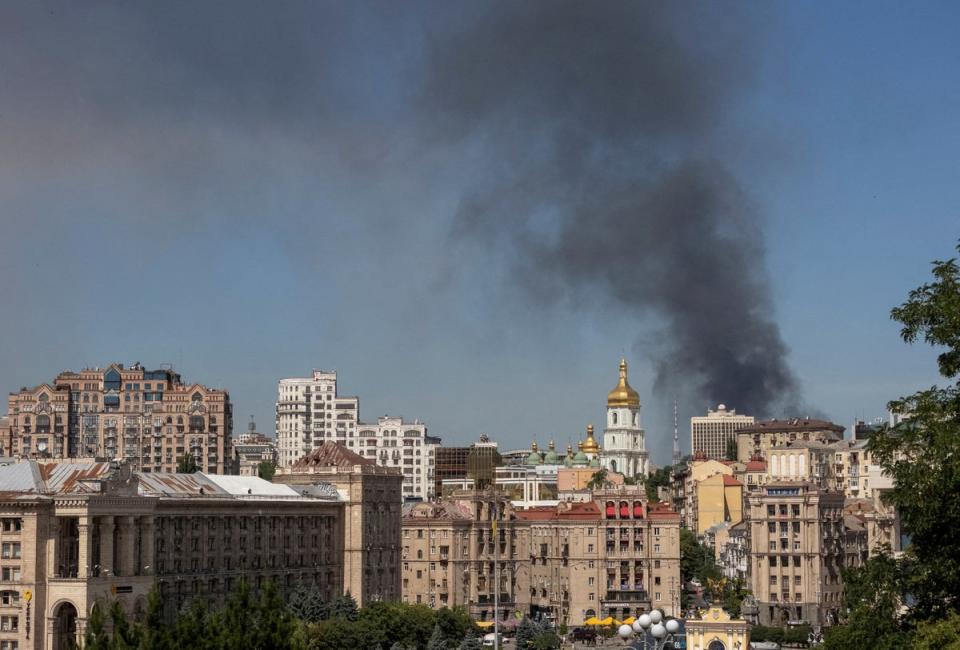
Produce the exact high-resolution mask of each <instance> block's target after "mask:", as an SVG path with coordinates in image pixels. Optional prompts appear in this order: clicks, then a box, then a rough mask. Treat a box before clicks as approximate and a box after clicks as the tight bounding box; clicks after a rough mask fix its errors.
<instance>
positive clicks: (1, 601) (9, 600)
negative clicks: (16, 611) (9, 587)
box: [0, 591, 20, 606]
mask: <svg viewBox="0 0 960 650" xmlns="http://www.w3.org/2000/svg"><path fill="white" fill-rule="evenodd" d="M19 604H20V592H19V591H0V605H5V606H6V605H19Z"/></svg>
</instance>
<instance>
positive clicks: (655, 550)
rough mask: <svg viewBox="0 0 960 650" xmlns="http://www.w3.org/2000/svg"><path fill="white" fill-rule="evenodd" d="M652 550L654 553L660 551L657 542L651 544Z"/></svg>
mask: <svg viewBox="0 0 960 650" xmlns="http://www.w3.org/2000/svg"><path fill="white" fill-rule="evenodd" d="M653 552H654V553H659V552H660V545H659V544H654V545H653Z"/></svg>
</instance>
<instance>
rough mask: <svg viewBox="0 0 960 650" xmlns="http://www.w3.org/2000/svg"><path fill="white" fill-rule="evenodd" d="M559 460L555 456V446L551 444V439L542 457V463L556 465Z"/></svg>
mask: <svg viewBox="0 0 960 650" xmlns="http://www.w3.org/2000/svg"><path fill="white" fill-rule="evenodd" d="M559 462H560V459H559V458H558V457H557V446H556V445H555V444H553V440H551V441H550V444H549V445H548V446H547V453H546V455H545V456H544V457H543V464H544V465H556V464H557V463H559Z"/></svg>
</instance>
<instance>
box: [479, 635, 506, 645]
mask: <svg viewBox="0 0 960 650" xmlns="http://www.w3.org/2000/svg"><path fill="white" fill-rule="evenodd" d="M499 636H500V647H501V648H502V647H503V635H502V634H501V635H499ZM496 638H497V635H496V634H494V633H493V632H490V633H489V634H484V635H483V647H484V648H492V647H493V644H494V641H495V640H496Z"/></svg>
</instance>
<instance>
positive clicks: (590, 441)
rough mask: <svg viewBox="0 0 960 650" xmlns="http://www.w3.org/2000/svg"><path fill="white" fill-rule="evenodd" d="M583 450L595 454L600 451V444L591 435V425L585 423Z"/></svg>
mask: <svg viewBox="0 0 960 650" xmlns="http://www.w3.org/2000/svg"><path fill="white" fill-rule="evenodd" d="M583 452H584V453H586V454H597V453H600V445H598V444H597V441H596V439H595V438H594V437H593V425H592V424H588V425H587V439H586V440H584V441H583Z"/></svg>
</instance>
